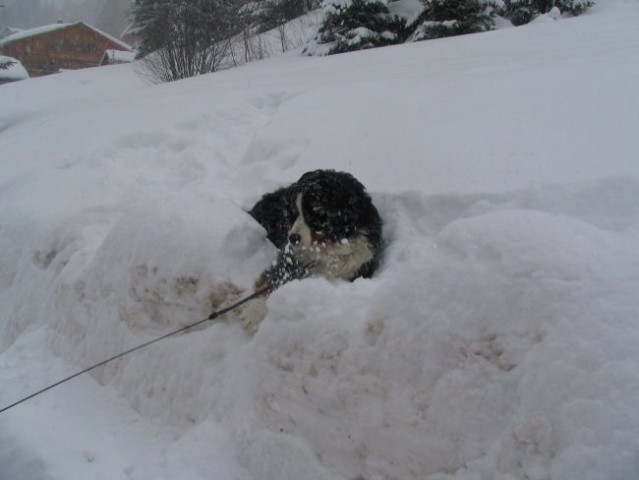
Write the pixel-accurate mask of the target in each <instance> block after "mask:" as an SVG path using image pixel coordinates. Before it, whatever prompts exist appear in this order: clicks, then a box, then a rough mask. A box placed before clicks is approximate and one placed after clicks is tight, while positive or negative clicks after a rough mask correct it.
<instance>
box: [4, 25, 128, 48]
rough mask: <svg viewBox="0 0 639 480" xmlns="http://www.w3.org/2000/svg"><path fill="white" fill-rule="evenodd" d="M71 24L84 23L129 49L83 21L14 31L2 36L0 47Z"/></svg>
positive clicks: (119, 41)
mask: <svg viewBox="0 0 639 480" xmlns="http://www.w3.org/2000/svg"><path fill="white" fill-rule="evenodd" d="M73 25H84V26H85V27H87V28H90V29H91V30H93V31H94V32H96V33H97V34H99V35H101V36H103V37H105V38H108V39H109V40H111V41H112V42H114V43H116V44H117V45H119V46H120V47H122V48H123V49H125V50H131V46H129V45H127V44H126V43H124V42H123V41H121V40H118V39H117V38H115V37H112V36H111V35H109V34H108V33H104V32H103V31H101V30H98V29H97V28H95V27H93V26H91V25H89V24H87V23H84V22H76V23H53V24H51V25H43V26H41V27H36V28H30V29H28V30H22V31H21V32H18V33H14V34H13V35H9V36H7V37H5V38H3V39H2V40H0V47H2V46H4V45H8V44H10V43H13V42H15V41H18V40H23V39H25V38H29V37H35V36H37V35H42V34H44V33H50V32H55V31H56V30H62V29H64V28H68V27H71V26H73Z"/></svg>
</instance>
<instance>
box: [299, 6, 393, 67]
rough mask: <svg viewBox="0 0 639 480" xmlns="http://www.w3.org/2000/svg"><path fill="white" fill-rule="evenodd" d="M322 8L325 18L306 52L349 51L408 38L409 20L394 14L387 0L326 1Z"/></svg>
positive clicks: (330, 52)
mask: <svg viewBox="0 0 639 480" xmlns="http://www.w3.org/2000/svg"><path fill="white" fill-rule="evenodd" d="M323 7H324V15H325V16H324V20H323V22H322V25H321V26H320V28H319V32H318V34H317V36H316V38H315V39H314V40H313V41H311V43H310V45H309V46H307V47H306V49H305V53H307V54H311V55H312V54H317V53H319V54H322V53H328V54H329V55H330V54H333V53H343V52H350V51H354V50H362V49H365V48H374V47H380V46H386V45H391V44H395V43H401V42H403V41H404V40H405V39H406V22H405V21H404V20H403V19H401V18H399V17H398V16H396V15H391V13H390V12H389V10H388V2H387V0H325V1H324V3H323ZM320 45H325V46H326V47H327V48H324V49H321V48H318V46H320Z"/></svg>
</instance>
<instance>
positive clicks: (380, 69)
mask: <svg viewBox="0 0 639 480" xmlns="http://www.w3.org/2000/svg"><path fill="white" fill-rule="evenodd" d="M602 3H603V2H602ZM638 20H639V11H638V9H637V6H636V4H635V3H632V2H624V1H618V2H607V3H605V4H603V5H601V6H599V7H596V8H594V9H593V10H592V13H591V14H588V15H585V16H583V17H579V18H576V19H571V20H560V21H557V22H550V21H549V22H540V23H536V24H534V25H530V26H527V27H520V28H518V29H504V30H498V31H495V32H490V33H486V34H480V35H473V36H468V37H460V38H451V39H445V40H439V41H432V42H425V43H420V44H414V45H405V46H401V47H393V48H385V49H379V50H376V51H367V52H361V53H356V54H349V55H341V56H336V57H330V58H307V57H300V56H298V55H285V56H282V57H279V58H274V59H270V60H267V61H264V62H260V63H255V64H251V65H247V66H245V67H242V68H240V69H236V70H232V71H225V72H220V73H216V74H213V75H207V76H203V77H199V78H195V79H191V80H188V81H182V82H177V83H174V84H170V85H159V86H150V85H146V84H144V83H143V82H142V81H141V80H140V79H139V78H138V77H137V76H136V75H135V72H134V71H133V70H132V66H130V65H125V66H114V67H105V68H100V69H94V70H87V71H78V72H67V73H64V74H62V75H58V76H55V77H48V78H43V79H36V80H29V81H26V82H21V83H19V84H12V85H5V86H2V87H1V91H0V100H1V103H2V105H3V111H2V114H1V115H0V139H1V142H2V145H1V147H2V148H1V149H0V150H1V151H2V158H3V161H2V163H1V167H0V168H1V169H2V175H1V176H0V185H1V187H0V198H1V201H0V247H1V251H2V257H1V263H0V304H1V305H2V308H1V309H0V332H1V333H0V352H1V353H0V371H1V372H2V385H3V388H2V390H1V391H0V401H1V402H2V405H5V404H9V403H11V402H13V401H15V400H17V399H19V398H20V397H21V396H24V395H27V394H29V393H31V392H32V391H34V390H36V389H39V388H41V387H43V386H46V385H48V384H50V383H52V382H53V381H56V380H58V379H60V378H62V377H64V376H65V375H68V374H71V373H74V372H75V371H77V370H80V369H81V368H84V367H86V366H88V365H91V364H93V363H95V362H98V361H100V360H102V359H103V358H105V357H108V356H110V355H114V354H116V353H119V352H120V351H123V350H125V349H127V348H129V347H131V346H133V345H136V344H139V343H142V342H143V341H146V340H148V339H151V338H154V337H156V336H159V335H161V334H164V333H166V332H168V331H171V330H172V329H175V328H177V327H180V326H183V325H187V324H189V323H192V322H194V321H197V320H199V319H201V318H203V317H205V316H207V315H208V314H209V313H210V312H211V310H212V309H215V308H218V307H219V305H220V304H222V303H223V302H225V301H228V300H229V299H233V298H239V297H240V296H241V295H242V294H243V293H244V292H246V291H249V290H250V288H251V284H252V281H253V279H254V278H255V277H256V276H257V274H259V272H260V271H261V269H262V268H264V266H266V265H268V263H269V262H270V261H271V259H272V258H273V255H274V253H275V252H274V249H273V247H272V246H270V245H269V244H268V242H267V241H266V239H265V235H264V232H263V231H262V230H261V228H260V227H259V226H258V225H257V224H256V223H255V222H253V220H252V219H251V218H250V217H249V216H248V215H247V214H246V213H245V209H246V208H248V207H250V206H251V205H252V203H253V202H254V201H255V200H256V199H257V198H259V196H260V195H261V194H262V193H264V192H266V191H269V190H271V189H273V188H275V187H277V186H280V185H283V184H286V183H289V182H291V181H293V180H295V179H297V178H298V177H299V176H300V175H301V174H302V173H303V172H305V171H307V170H310V169H315V168H337V169H340V170H347V171H350V172H351V173H353V174H354V175H355V176H356V177H358V178H359V179H360V180H361V181H362V183H364V184H365V185H366V186H367V187H368V189H369V191H370V193H371V194H372V196H373V200H374V202H375V204H376V205H377V206H378V208H379V210H380V213H381V214H382V217H383V218H384V221H385V239H386V243H387V249H386V252H385V256H384V260H383V263H382V266H381V268H380V271H379V272H378V274H377V275H376V276H375V277H374V278H372V279H367V280H366V279H360V280H357V281H355V282H353V283H329V282H327V281H325V280H323V279H316V278H313V279H307V280H304V281H301V282H293V283H290V284H288V285H286V286H285V287H283V288H281V289H280V290H278V291H277V292H275V293H274V294H273V295H272V296H271V298H270V299H269V301H268V305H269V316H268V317H267V319H266V320H265V322H264V323H263V324H262V325H261V327H260V329H259V331H258V333H257V334H256V335H255V336H254V337H249V336H247V335H246V334H245V333H244V332H243V331H242V330H241V329H240V327H239V325H238V323H237V322H236V321H235V319H234V316H233V315H229V316H227V318H226V319H224V320H223V321H220V322H217V323H214V324H211V325H209V326H207V327H206V328H201V329H198V330H196V331H193V332H189V333H186V334H183V335H180V336H176V337H172V338H170V339H168V340H166V341H163V342H161V343H159V344H156V345H154V346H153V347H150V348H148V349H145V350H142V351H139V352H137V353H136V354H134V355H131V356H128V357H125V358H123V359H120V360H118V361H116V362H113V363H112V364H109V365H107V366H106V367H104V368H101V369H99V370H98V371H97V372H95V374H94V375H92V376H84V377H81V378H79V379H77V380H75V381H73V382H71V383H68V384H65V385H64V386H61V387H59V388H57V389H55V390H52V391H50V392H48V393H47V394H45V395H42V396H41V397H38V398H36V399H33V400H32V401H29V402H27V403H24V404H22V405H20V406H19V407H16V408H14V409H12V410H9V411H7V412H5V413H4V414H2V416H0V477H1V478H10V479H13V480H19V479H33V478H38V479H47V480H59V479H65V480H72V479H76V478H77V479H87V478H96V479H97V478H110V479H128V480H142V479H178V478H179V479H182V478H189V479H198V478H201V479H210V478H215V479H247V480H248V479H260V480H269V479H272V480H299V479H305V480H314V479H349V480H352V479H355V478H358V479H365V480H374V479H418V478H419V479H423V478H427V479H430V480H443V479H457V480H461V479H465V480H475V479H486V480H487V479H498V480H513V479H519V478H530V479H562V480H564V479H575V480H577V479H579V480H585V479H593V480H594V479H604V478H605V479H617V480H628V479H630V478H635V477H637V476H638V475H639V407H638V405H639V392H638V390H637V387H636V386H637V385H639V353H638V351H637V347H636V346H637V344H639V324H638V323H637V320H638V318H639V315H638V314H639V253H637V248H636V245H637V244H638V240H639V238H638V237H639V202H637V199H638V198H639V164H637V162H636V152H637V151H638V149H639V141H638V139H637V136H636V131H637V129H638V127H639V116H638V114H637V112H639V96H638V94H637V90H636V79H637V75H638V73H639V70H638V67H637V65H639V49H638V48H637V46H638V45H639V31H637V29H636V25H637V21H638Z"/></svg>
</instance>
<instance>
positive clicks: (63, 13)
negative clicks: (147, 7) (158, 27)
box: [0, 0, 133, 37]
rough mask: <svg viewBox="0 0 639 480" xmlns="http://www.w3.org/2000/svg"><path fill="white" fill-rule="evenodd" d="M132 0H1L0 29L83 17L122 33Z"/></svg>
mask: <svg viewBox="0 0 639 480" xmlns="http://www.w3.org/2000/svg"><path fill="white" fill-rule="evenodd" d="M132 3H133V0H0V5H4V7H3V8H0V32H2V31H3V30H4V29H5V28H6V27H15V28H21V29H25V28H33V27H38V26H40V25H47V24H50V23H55V22H57V21H58V20H62V21H63V22H77V21H83V22H86V23H89V24H91V25H93V26H94V27H97V28H99V29H100V30H102V31H104V32H106V33H109V34H111V35H113V36H116V37H119V36H120V34H121V33H122V32H123V31H124V29H125V28H126V27H127V25H128V24H129V23H130V7H131V4H132Z"/></svg>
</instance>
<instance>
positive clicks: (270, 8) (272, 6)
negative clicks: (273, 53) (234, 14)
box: [242, 0, 316, 33]
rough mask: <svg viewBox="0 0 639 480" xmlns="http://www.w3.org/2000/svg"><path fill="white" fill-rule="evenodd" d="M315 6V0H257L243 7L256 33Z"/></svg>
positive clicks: (276, 25)
mask: <svg viewBox="0 0 639 480" xmlns="http://www.w3.org/2000/svg"><path fill="white" fill-rule="evenodd" d="M314 6H316V2H315V0H259V1H252V2H249V3H248V4H247V5H245V6H244V7H243V9H242V10H243V12H244V13H248V15H249V17H250V22H251V24H252V25H253V26H254V28H255V30H256V31H257V33H262V32H266V31H268V30H271V29H273V28H277V27H279V26H281V25H283V24H285V23H286V22H289V21H291V20H293V19H294V18H297V17H300V16H302V15H304V14H305V13H307V12H308V11H309V10H310V9H311V8H313V7H314Z"/></svg>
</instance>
